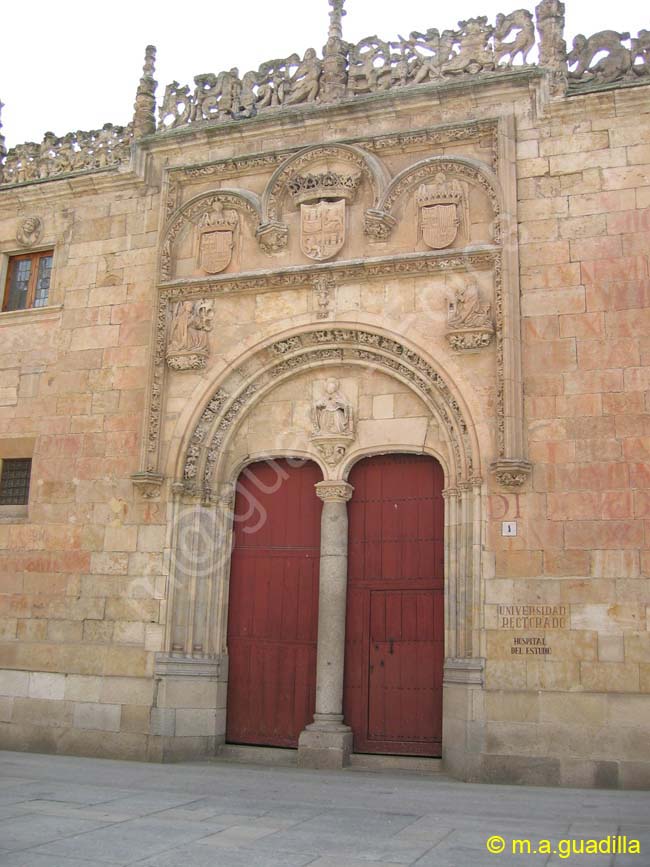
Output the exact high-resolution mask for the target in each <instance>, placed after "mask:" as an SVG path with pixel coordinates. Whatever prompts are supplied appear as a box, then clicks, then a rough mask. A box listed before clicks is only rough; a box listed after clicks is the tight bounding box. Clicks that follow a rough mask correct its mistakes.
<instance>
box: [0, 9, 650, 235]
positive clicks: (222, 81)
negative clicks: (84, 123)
mask: <svg viewBox="0 0 650 867" xmlns="http://www.w3.org/2000/svg"><path fill="white" fill-rule="evenodd" d="M328 2H329V5H330V7H331V9H330V13H329V15H330V26H329V32H328V39H327V43H326V45H325V47H324V49H323V57H322V58H320V57H318V54H317V52H316V51H315V50H314V49H313V48H308V49H307V50H306V51H305V52H304V54H303V55H302V57H300V55H299V54H296V53H294V54H291V55H290V56H289V57H286V58H281V59H276V60H269V61H266V62H265V63H262V64H261V65H260V66H259V67H258V69H256V70H249V71H248V72H246V73H244V75H242V76H241V77H240V73H239V70H238V69H237V68H236V67H233V68H232V69H229V70H224V71H222V72H220V73H218V74H216V75H215V74H213V73H207V74H202V75H197V76H195V78H194V87H193V88H190V86H189V85H187V84H185V85H181V84H179V82H178V81H172V82H171V84H168V85H167V87H166V88H165V91H164V95H163V98H162V103H161V105H160V107H159V110H158V126H157V129H156V121H155V114H156V102H155V91H156V86H157V85H156V81H155V80H154V77H153V75H154V68H155V58H156V50H155V48H154V46H152V45H149V46H147V49H146V53H145V63H144V67H143V72H142V77H141V79H140V83H139V85H138V89H137V92H136V99H135V105H134V115H133V121H132V123H130V124H129V125H128V126H114V125H113V124H110V123H109V124H105V125H104V127H102V129H101V130H93V131H91V132H71V133H68V134H67V135H65V136H62V137H60V138H59V137H57V136H55V135H54V133H51V132H47V133H45V137H44V139H43V141H42V142H41V143H36V142H26V143H25V144H20V145H17V146H16V147H13V148H11V149H10V150H9V152H8V153H6V151H5V147H4V138H3V137H2V136H1V135H0V184H15V183H27V182H33V181H36V180H42V179H46V178H52V177H59V176H61V175H67V174H73V173H77V172H84V171H93V170H94V171H97V170H98V169H106V168H110V167H116V166H119V165H120V164H122V163H125V162H127V161H128V160H129V159H130V155H131V144H132V142H133V141H134V140H136V141H137V140H138V139H141V138H143V137H145V136H149V135H152V134H155V133H156V132H158V133H160V132H164V131H167V130H170V129H172V130H173V129H176V128H178V127H182V126H187V125H192V124H207V123H215V122H217V123H220V122H240V121H242V120H246V119H247V118H252V117H255V116H256V115H258V114H263V113H264V112H270V111H278V110H281V109H288V108H289V109H290V108H292V107H294V106H305V105H318V104H328V103H332V102H335V101H340V100H350V99H358V98H362V97H364V96H366V95H371V94H374V93H380V92H385V91H390V90H397V89H400V90H404V89H408V88H412V87H416V86H427V85H428V86H433V87H436V86H440V85H444V83H445V82H449V81H459V80H462V79H473V78H474V79H475V78H480V77H482V76H495V75H500V74H501V75H502V74H506V73H509V72H511V71H512V70H513V69H517V68H522V67H527V66H528V63H527V60H528V55H529V53H530V51H531V49H532V48H533V47H534V45H535V27H534V25H533V17H532V15H531V13H530V12H529V11H528V10H526V9H517V10H515V11H514V12H510V13H508V14H504V13H499V14H498V15H497V16H496V20H495V23H494V24H493V25H492V24H490V23H488V19H487V17H486V16H477V17H474V18H468V19H466V20H464V21H459V22H458V28H457V29H455V30H449V29H448V30H443V31H442V33H441V32H440V31H439V30H438V29H437V28H435V27H430V28H428V29H427V30H425V31H418V30H413V31H411V32H410V33H409V36H408V38H405V37H401V36H400V37H398V38H397V39H396V40H392V41H385V40H383V39H380V38H379V37H377V36H369V37H366V38H365V39H362V40H361V41H360V42H358V43H356V44H350V43H348V42H346V41H345V40H344V39H343V28H342V20H343V17H344V16H345V14H346V13H345V10H344V8H343V7H344V3H345V0H328ZM564 12H565V8H564V4H563V3H562V2H560V0H542V2H541V3H539V4H538V5H537V6H536V8H535V23H536V26H537V33H538V37H539V39H538V44H539V67H540V68H541V69H543V70H545V71H546V72H547V73H548V77H549V80H550V90H551V93H552V94H554V95H559V96H560V95H563V94H564V93H566V91H567V89H568V91H569V92H572V91H583V90H589V89H596V88H599V87H602V86H607V85H611V84H614V83H618V84H625V83H630V84H634V83H644V82H648V83H650V30H645V29H643V30H640V31H639V32H638V34H637V35H636V37H631V35H630V33H627V32H626V33H620V32H618V31H616V30H601V31H599V32H598V33H594V34H593V35H591V36H589V37H586V36H584V35H583V34H578V35H577V36H575V38H574V39H573V43H572V48H571V51H570V52H568V53H567V48H566V42H565V39H564V24H565V14H564ZM1 107H2V106H1V104H0V109H1ZM381 227H382V221H381V219H379V220H376V221H374V222H373V221H372V220H369V221H368V222H367V224H366V231H367V233H368V235H370V236H371V237H375V238H377V239H380V238H381V232H382V228H381ZM264 237H265V239H267V240H266V243H267V246H268V250H269V252H276V251H277V250H278V249H279V244H280V243H281V237H282V234H281V233H279V234H278V233H274V234H271V235H270V239H269V230H267V228H266V226H265V227H264Z"/></svg>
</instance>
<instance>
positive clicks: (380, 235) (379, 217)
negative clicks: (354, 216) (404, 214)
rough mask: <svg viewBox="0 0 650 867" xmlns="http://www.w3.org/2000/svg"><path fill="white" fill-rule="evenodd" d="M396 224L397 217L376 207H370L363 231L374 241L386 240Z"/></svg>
mask: <svg viewBox="0 0 650 867" xmlns="http://www.w3.org/2000/svg"><path fill="white" fill-rule="evenodd" d="M396 225H397V220H396V219H395V217H392V216H391V215H390V214H387V213H385V212H384V211H380V210H378V209H376V208H369V209H368V210H367V211H366V215H365V218H364V223H363V231H364V233H365V234H366V235H367V236H368V237H369V238H370V239H371V240H373V241H385V240H387V239H388V238H389V237H390V234H391V232H392V231H393V229H394V228H395V226H396Z"/></svg>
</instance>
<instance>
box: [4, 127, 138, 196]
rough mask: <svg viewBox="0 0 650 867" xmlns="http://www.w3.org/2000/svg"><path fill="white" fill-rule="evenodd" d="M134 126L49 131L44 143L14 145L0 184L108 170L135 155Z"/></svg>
mask: <svg viewBox="0 0 650 867" xmlns="http://www.w3.org/2000/svg"><path fill="white" fill-rule="evenodd" d="M132 141H133V127H132V125H131V124H129V126H126V127H124V126H113V124H112V123H107V124H105V125H104V126H103V127H102V128H101V129H100V130H92V131H91V132H71V133H68V134H67V135H65V136H63V137H62V138H58V137H57V136H55V135H54V133H53V132H46V133H45V136H44V138H43V141H42V142H41V143H40V144H37V143H36V142H26V143H25V144H21V145H17V146H16V147H13V148H10V149H9V151H8V152H7V156H6V157H5V160H4V162H3V163H0V183H1V184H18V183H23V182H27V181H36V180H41V179H43V178H53V177H57V176H59V175H67V174H70V173H72V172H83V171H91V170H97V169H105V168H109V167H112V166H118V165H120V164H121V163H124V162H128V161H129V160H130V158H131V143H132Z"/></svg>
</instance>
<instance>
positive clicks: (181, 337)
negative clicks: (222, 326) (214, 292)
mask: <svg viewBox="0 0 650 867" xmlns="http://www.w3.org/2000/svg"><path fill="white" fill-rule="evenodd" d="M213 319H214V310H213V309H212V302H211V301H178V302H177V303H176V304H175V305H174V308H173V311H172V321H171V326H170V330H169V342H168V344H167V364H168V365H169V366H170V367H171V368H172V370H201V369H202V368H204V367H205V362H206V359H207V357H208V355H209V353H210V345H209V343H208V332H210V331H212V325H213Z"/></svg>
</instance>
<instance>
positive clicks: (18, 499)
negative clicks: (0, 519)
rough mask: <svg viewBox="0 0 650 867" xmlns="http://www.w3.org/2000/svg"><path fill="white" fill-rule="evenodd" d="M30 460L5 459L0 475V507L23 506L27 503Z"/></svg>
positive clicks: (30, 468) (30, 472) (30, 469)
mask: <svg viewBox="0 0 650 867" xmlns="http://www.w3.org/2000/svg"><path fill="white" fill-rule="evenodd" d="M31 474H32V461H31V458H5V460H3V461H2V472H1V473H0V506H25V505H27V503H28V501H29V480H30V477H31Z"/></svg>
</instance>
